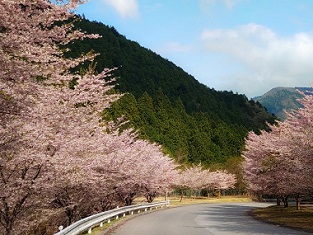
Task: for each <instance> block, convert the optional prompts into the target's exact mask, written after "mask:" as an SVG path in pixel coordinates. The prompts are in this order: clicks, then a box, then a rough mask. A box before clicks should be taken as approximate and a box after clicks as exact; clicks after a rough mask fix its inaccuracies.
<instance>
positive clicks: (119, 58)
mask: <svg viewBox="0 0 313 235" xmlns="http://www.w3.org/2000/svg"><path fill="white" fill-rule="evenodd" d="M76 27H78V28H80V29H82V31H85V32H87V33H97V34H100V35H101V36H102V37H101V38H100V39H97V40H95V39H90V40H84V41H82V42H81V41H78V42H76V43H74V44H73V46H72V48H71V52H69V54H68V56H76V55H79V54H81V53H82V52H88V51H91V50H92V51H94V52H96V53H100V55H99V56H98V57H97V58H96V60H95V62H94V63H95V64H94V65H95V66H96V70H97V71H101V70H102V69H103V68H104V67H118V69H117V70H116V71H115V74H114V75H115V76H116V77H117V78H118V79H117V86H116V91H117V92H122V93H127V94H126V95H125V96H124V97H123V98H122V99H121V100H120V101H119V102H118V103H116V104H115V105H113V107H112V108H111V109H110V110H109V111H107V112H106V113H105V116H106V117H107V118H116V117H118V116H121V115H125V116H126V118H127V119H128V120H130V125H132V126H134V127H135V128H138V129H139V131H140V136H141V137H142V138H147V139H149V140H151V141H154V142H157V143H159V144H161V145H162V146H163V147H164V150H165V151H166V152H167V153H168V154H170V156H172V157H173V158H175V159H177V160H178V161H179V162H180V163H184V164H190V163H199V162H201V163H202V164H203V165H205V166H212V165H213V164H225V162H226V161H227V159H229V158H231V157H238V156H240V154H241V150H242V148H243V145H244V138H245V137H246V134H247V133H248V131H250V130H254V131H256V132H257V131H259V130H260V129H265V128H266V122H270V123H273V122H274V121H275V117H274V116H273V115H271V114H269V113H268V112H267V111H266V109H265V108H264V107H263V106H262V105H261V104H260V103H258V102H255V101H253V100H248V99H247V97H246V96H244V95H239V94H234V93H233V92H231V91H216V90H214V89H211V88H208V87H207V86H205V85H203V84H201V83H199V82H198V81H197V80H196V79H195V78H194V77H192V76H191V75H189V74H187V73H186V72H185V71H184V70H183V69H181V68H179V67H177V66H176V65H175V64H173V63H172V62H170V61H168V60H166V59H164V58H162V57H161V56H159V55H157V54H156V53H154V52H152V51H151V50H149V49H146V48H143V47H142V46H140V45H139V44H138V43H136V42H134V41H131V40H128V39H127V38H126V37H125V36H122V35H120V34H119V33H118V32H117V30H116V29H115V28H114V27H109V26H106V25H104V24H102V23H98V22H90V21H88V20H86V19H82V20H81V21H77V22H76Z"/></svg>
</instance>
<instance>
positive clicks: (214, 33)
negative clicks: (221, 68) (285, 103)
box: [201, 24, 313, 95]
mask: <svg viewBox="0 0 313 235" xmlns="http://www.w3.org/2000/svg"><path fill="white" fill-rule="evenodd" d="M201 38H202V40H203V42H204V47H205V49H206V50H207V51H209V52H214V53H221V54H223V55H224V56H225V57H227V58H231V59H232V61H233V62H234V63H238V64H239V65H240V66H241V69H240V70H239V71H236V73H235V74H230V75H229V77H227V78H224V79H225V80H224V82H223V85H224V88H225V89H226V88H227V89H230V90H234V91H236V90H238V91H239V92H242V93H245V94H247V95H249V94H251V95H257V94H259V95H261V94H263V93H264V92H266V91H268V90H269V89H271V88H273V87H275V86H308V85H310V83H311V82H313V66H312V61H313V34H312V33H297V34H295V35H292V36H289V37H280V36H278V35H277V34H275V32H273V31H272V30H270V29H269V28H266V27H264V26H261V25H257V24H248V25H243V26H240V27H238V28H236V29H231V30H223V29H218V30H204V31H203V32H202V36H201ZM225 69H227V68H225ZM231 88H232V89H231Z"/></svg>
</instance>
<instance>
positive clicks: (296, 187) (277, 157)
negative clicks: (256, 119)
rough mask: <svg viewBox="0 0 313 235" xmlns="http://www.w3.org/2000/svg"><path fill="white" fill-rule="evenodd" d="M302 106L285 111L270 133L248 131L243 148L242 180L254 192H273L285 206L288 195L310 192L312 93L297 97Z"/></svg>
mask: <svg viewBox="0 0 313 235" xmlns="http://www.w3.org/2000/svg"><path fill="white" fill-rule="evenodd" d="M300 102H301V103H302V105H303V108H300V109H299V110H296V111H294V112H292V113H290V114H288V116H287V119H286V121H284V122H281V123H279V125H278V126H271V132H269V133H267V132H262V134H261V135H256V134H254V133H250V134H249V136H248V138H247V141H246V150H245V151H244V158H245V163H244V170H245V180H246V182H247V185H248V187H249V189H250V190H251V191H253V192H255V193H257V194H259V195H260V194H267V195H275V196H277V197H279V198H282V199H283V201H284V203H285V206H288V197H289V196H295V198H296V201H297V207H298V208H300V199H301V198H300V196H301V195H307V194H309V193H310V192H312V163H311V162H312V157H311V156H312V150H311V149H312V144H311V143H312V142H311V140H312V122H311V117H312V114H313V106H312V103H313V102H312V96H310V95H304V98H303V99H302V100H300Z"/></svg>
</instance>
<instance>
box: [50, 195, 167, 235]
mask: <svg viewBox="0 0 313 235" xmlns="http://www.w3.org/2000/svg"><path fill="white" fill-rule="evenodd" d="M163 206H166V207H168V206H169V201H162V202H155V203H146V204H140V205H132V206H125V207H120V208H116V209H113V210H109V211H104V212H101V213H99V214H95V215H91V216H89V217H86V218H84V219H81V220H79V221H77V222H75V223H73V224H71V225H70V226H68V227H66V228H64V229H62V230H60V231H59V232H58V233H55V234H54V235H78V234H80V233H82V232H86V231H88V233H91V230H92V228H94V227H96V226H100V227H102V226H103V223H104V222H108V223H109V222H110V220H111V219H112V218H115V219H118V218H119V217H120V216H121V215H122V216H123V217H124V216H125V215H126V213H128V214H133V213H134V212H136V211H137V212H138V213H140V212H141V211H142V210H144V211H147V210H148V209H150V210H151V209H152V208H158V207H163Z"/></svg>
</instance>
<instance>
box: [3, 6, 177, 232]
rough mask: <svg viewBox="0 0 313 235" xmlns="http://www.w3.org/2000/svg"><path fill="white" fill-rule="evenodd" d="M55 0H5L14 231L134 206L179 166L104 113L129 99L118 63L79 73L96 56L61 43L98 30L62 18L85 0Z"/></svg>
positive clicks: (7, 156) (6, 159)
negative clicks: (114, 71) (117, 80)
mask: <svg viewBox="0 0 313 235" xmlns="http://www.w3.org/2000/svg"><path fill="white" fill-rule="evenodd" d="M54 2H55V3H56V4H53V3H52V2H51V1H48V0H34V1H29V0H21V1H15V0H1V1H0V12H1V16H0V37H1V40H0V67H1V70H0V102H1V106H0V113H1V115H0V121H1V125H0V137H1V140H0V141H1V142H0V151H1V153H0V154H1V155H0V188H1V190H0V225H1V226H0V227H1V229H0V230H1V233H2V232H3V233H2V234H6V235H9V234H21V233H24V232H25V231H27V230H28V229H29V228H32V229H39V227H40V226H43V227H47V226H46V225H43V224H47V223H52V224H51V225H52V226H54V227H53V230H54V231H55V228H56V227H57V225H60V224H62V225H64V226H66V225H68V224H70V223H72V222H73V221H75V220H77V219H80V218H82V217H85V216H87V215H90V214H91V213H94V212H96V211H101V210H105V209H108V208H112V207H113V206H116V204H122V205H123V204H130V203H131V202H132V200H133V199H134V197H135V196H136V195H138V194H140V193H142V194H144V195H146V196H147V197H148V198H149V199H150V200H152V199H153V197H154V196H155V195H156V193H158V192H162V191H165V190H166V189H167V188H168V187H170V185H171V184H172V183H171V182H172V181H173V179H175V172H176V170H175V168H176V165H175V164H174V162H173V161H172V160H171V159H170V158H169V157H168V156H166V155H164V154H163V153H162V149H161V147H160V146H158V145H156V144H153V143H149V142H148V141H144V140H140V139H138V138H137V134H136V132H135V131H134V130H132V129H127V130H124V131H120V130H119V125H118V124H114V123H109V124H107V125H104V124H103V122H102V121H101V114H102V111H103V110H104V109H105V108H108V107H109V106H110V104H111V103H112V102H114V101H116V100H117V99H118V98H119V97H120V95H115V94H110V93H108V92H109V91H110V90H111V88H112V87H113V86H112V85H111V84H112V81H113V79H111V75H110V72H111V70H110V69H104V70H103V72H102V73H100V74H94V72H93V70H92V68H91V67H90V68H85V70H80V72H79V73H73V71H74V70H75V68H76V67H77V66H78V65H80V64H82V63H83V62H84V61H86V60H91V61H92V59H93V58H94V56H95V55H92V54H86V55H82V56H81V57H79V58H65V57H64V52H65V50H64V49H60V48H64V47H66V45H67V44H68V43H70V42H72V41H73V40H78V39H83V38H87V37H88V38H97V37H98V36H97V35H85V34H83V33H82V32H79V31H77V30H73V29H72V25H71V23H66V24H65V23H62V24H60V23H59V22H64V21H65V20H68V19H69V18H70V17H73V14H72V13H71V12H72V10H74V9H75V8H76V7H77V4H79V3H81V2H82V1H54ZM60 46H61V47H60ZM73 81H75V83H74V84H75V85H74V86H71V87H70V86H69V84H70V83H73ZM52 218H53V219H52ZM49 221H50V222H49ZM48 225H49V224H48ZM46 232H47V233H51V231H50V232H49V231H46ZM25 233H26V232H25ZM35 233H41V232H39V230H37V232H35Z"/></svg>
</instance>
